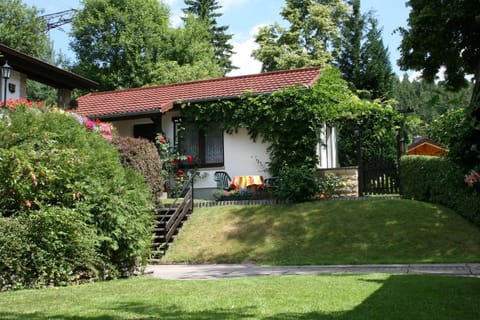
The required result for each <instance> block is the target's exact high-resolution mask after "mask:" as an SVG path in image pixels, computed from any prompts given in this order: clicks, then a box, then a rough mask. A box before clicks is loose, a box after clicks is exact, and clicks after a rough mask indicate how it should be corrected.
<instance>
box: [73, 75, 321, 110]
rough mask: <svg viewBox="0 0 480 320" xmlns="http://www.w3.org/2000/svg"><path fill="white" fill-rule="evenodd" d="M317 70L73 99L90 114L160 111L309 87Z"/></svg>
mask: <svg viewBox="0 0 480 320" xmlns="http://www.w3.org/2000/svg"><path fill="white" fill-rule="evenodd" d="M319 74H320V68H318V67H315V68H305V69H296V70H286V71H275V72H268V73H261V74H254V75H247V76H238V77H225V78H219V79H212V80H203V81H193V82H185V83H178V84H171V85H162V86H154V87H143V88H135V89H126V90H118V91H106V92H97V93H90V94H87V95H85V96H82V97H80V98H78V99H77V101H78V109H77V112H78V113H80V114H82V115H84V116H87V117H90V118H109V117H116V116H117V117H118V116H128V115H134V114H135V115H138V114H141V113H153V112H159V113H160V112H166V111H168V110H170V109H172V108H173V107H174V105H175V104H176V103H181V102H188V101H199V100H210V99H221V98H228V97H236V96H240V95H242V94H244V93H245V92H247V91H248V92H251V93H257V94H258V93H270V92H274V91H278V90H280V89H282V88H288V87H293V86H295V85H301V86H308V87H310V86H312V85H313V84H314V83H315V81H316V80H317V79H318V77H319Z"/></svg>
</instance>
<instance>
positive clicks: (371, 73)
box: [335, 0, 394, 100]
mask: <svg viewBox="0 0 480 320" xmlns="http://www.w3.org/2000/svg"><path fill="white" fill-rule="evenodd" d="M347 3H348V4H349V6H351V8H352V13H351V14H350V15H348V17H347V18H346V21H345V22H344V24H343V25H342V28H341V29H342V43H341V46H340V48H339V50H340V54H339V56H338V57H337V58H336V59H335V64H336V65H337V66H338V67H339V69H340V70H341V71H342V74H343V78H344V79H345V80H347V81H348V82H349V83H351V85H352V86H353V88H354V89H355V90H357V91H358V92H359V94H360V96H362V97H364V98H368V99H372V100H373V99H388V98H390V97H391V94H392V85H393V77H394V74H393V71H392V66H391V64H390V61H389V56H388V49H387V48H385V46H384V44H383V41H382V31H381V29H379V28H378V20H377V19H376V18H375V17H374V15H373V13H372V12H368V13H367V14H365V15H362V14H361V13H360V0H350V1H347Z"/></svg>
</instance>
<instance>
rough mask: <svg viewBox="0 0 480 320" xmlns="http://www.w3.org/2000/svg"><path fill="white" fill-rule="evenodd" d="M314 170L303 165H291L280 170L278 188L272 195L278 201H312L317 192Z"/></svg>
mask: <svg viewBox="0 0 480 320" xmlns="http://www.w3.org/2000/svg"><path fill="white" fill-rule="evenodd" d="M316 172H317V171H316V169H315V168H312V167H307V166H303V165H291V166H284V167H282V168H280V170H279V172H278V181H277V184H278V188H276V189H275V190H274V195H275V196H276V197H277V198H279V199H286V200H290V201H293V202H303V201H307V200H310V199H312V197H313V196H314V195H316V194H317V193H318V191H319V188H318V183H317V179H316Z"/></svg>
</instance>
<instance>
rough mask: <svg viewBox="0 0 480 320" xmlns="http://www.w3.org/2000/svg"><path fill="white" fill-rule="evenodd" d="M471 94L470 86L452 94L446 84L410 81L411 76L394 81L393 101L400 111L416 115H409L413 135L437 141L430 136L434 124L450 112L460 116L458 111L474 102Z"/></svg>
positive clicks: (410, 131) (409, 127) (410, 132)
mask: <svg viewBox="0 0 480 320" xmlns="http://www.w3.org/2000/svg"><path fill="white" fill-rule="evenodd" d="M471 90H472V88H471V86H469V87H467V88H465V89H461V90H459V91H456V92H455V91H451V90H448V89H447V88H446V87H445V84H444V83H443V82H438V83H433V82H432V83H429V82H427V81H425V80H414V81H409V80H408V75H404V76H403V79H402V80H401V81H400V80H398V79H395V81H394V85H393V98H394V99H395V101H396V109H397V110H407V109H410V110H412V111H413V113H411V114H409V115H408V116H409V117H410V119H408V121H407V124H408V128H407V130H408V132H409V134H411V135H420V136H424V137H428V138H432V139H434V140H435V137H433V136H430V131H431V127H433V126H434V122H435V121H436V120H437V119H440V118H442V117H444V115H445V114H447V113H449V112H450V111H452V112H455V113H457V112H456V111H455V110H458V109H459V108H464V107H466V106H467V105H468V104H469V101H470V95H471ZM465 115H466V113H465ZM463 118H465V117H463ZM410 141H411V140H410ZM439 142H440V141H439Z"/></svg>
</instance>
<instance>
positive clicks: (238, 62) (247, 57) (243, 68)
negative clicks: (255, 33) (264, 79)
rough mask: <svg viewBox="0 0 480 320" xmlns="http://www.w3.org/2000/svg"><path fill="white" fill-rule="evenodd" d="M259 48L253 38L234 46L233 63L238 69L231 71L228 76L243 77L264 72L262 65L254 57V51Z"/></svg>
mask: <svg viewBox="0 0 480 320" xmlns="http://www.w3.org/2000/svg"><path fill="white" fill-rule="evenodd" d="M256 48H258V45H257V44H256V43H255V40H254V39H253V38H250V39H248V40H246V41H244V42H237V43H234V44H233V50H234V52H235V54H234V55H233V56H232V63H233V65H234V66H236V67H238V69H235V70H233V71H231V72H230V73H229V74H228V76H241V75H246V74H255V73H259V72H260V71H261V70H262V63H261V62H260V61H258V60H256V59H255V58H253V57H252V51H253V50H255V49H256Z"/></svg>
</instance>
